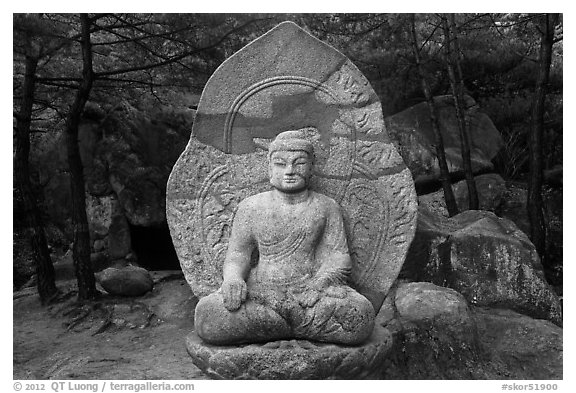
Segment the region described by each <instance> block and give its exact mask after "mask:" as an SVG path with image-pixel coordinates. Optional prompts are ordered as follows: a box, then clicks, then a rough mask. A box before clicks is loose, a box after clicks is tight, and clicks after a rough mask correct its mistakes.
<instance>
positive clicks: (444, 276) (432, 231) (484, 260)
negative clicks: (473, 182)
mask: <svg viewBox="0 0 576 393" xmlns="http://www.w3.org/2000/svg"><path fill="white" fill-rule="evenodd" d="M401 277H403V278H408V279H411V280H414V281H429V282H432V283H435V284H437V285H441V286H445V287H450V288H453V289H455V290H456V291H458V292H459V293H461V294H462V295H464V297H465V298H466V299H467V300H468V302H470V303H471V304H473V305H479V306H492V307H502V308H510V309H512V310H515V311H518V312H521V313H524V314H527V315H530V316H532V317H534V318H541V319H548V320H550V321H552V322H554V323H556V324H558V325H561V323H562V304H561V301H560V299H559V298H558V296H557V295H556V294H555V293H554V291H553V290H552V288H551V287H550V286H549V285H548V283H547V282H546V280H545V278H544V274H543V270H542V265H541V263H540V260H539V257H538V254H537V253H536V250H535V248H534V245H533V244H532V243H531V242H530V240H529V239H528V237H527V236H526V234H524V233H523V232H522V231H520V230H519V229H518V227H516V225H514V223H512V222H511V221H509V220H506V219H503V218H499V217H497V216H496V215H495V214H493V213H490V212H485V211H465V212H463V213H460V214H458V215H456V216H454V217H452V218H450V219H448V218H444V217H442V216H438V215H434V214H432V213H430V212H428V211H427V210H425V209H423V208H422V207H421V208H420V209H419V217H418V227H417V231H416V236H415V239H414V242H413V243H412V245H411V247H410V251H409V253H408V256H407V258H406V262H405V264H404V267H403V270H402V273H401Z"/></svg>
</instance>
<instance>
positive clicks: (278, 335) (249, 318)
mask: <svg viewBox="0 0 576 393" xmlns="http://www.w3.org/2000/svg"><path fill="white" fill-rule="evenodd" d="M194 327H195V329H196V333H197V334H198V336H199V337H200V338H201V339H202V340H204V341H206V342H207V343H210V344H215V345H232V344H241V343H247V342H263V341H272V340H278V339H282V338H287V337H289V336H290V328H289V327H288V325H287V324H286V321H284V319H282V317H280V316H279V315H278V314H277V313H276V312H275V311H273V310H272V309H270V308H268V307H266V306H263V305H261V304H258V303H256V302H253V301H250V300H247V301H246V302H245V303H244V304H242V306H241V307H240V308H239V309H238V310H236V311H228V309H226V307H224V303H223V299H222V295H221V294H220V293H218V292H215V293H213V294H211V295H208V296H206V297H203V298H202V299H200V301H199V302H198V305H197V306H196V311H195V315H194Z"/></svg>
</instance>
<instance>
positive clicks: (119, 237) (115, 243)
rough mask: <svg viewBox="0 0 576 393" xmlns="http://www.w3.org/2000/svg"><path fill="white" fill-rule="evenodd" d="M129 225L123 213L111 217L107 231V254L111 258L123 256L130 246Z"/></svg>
mask: <svg viewBox="0 0 576 393" xmlns="http://www.w3.org/2000/svg"><path fill="white" fill-rule="evenodd" d="M131 246H132V244H131V237H130V226H129V225H128V220H126V217H124V216H123V215H116V216H114V217H112V223H111V224H110V228H109V232H108V254H109V255H110V258H111V259H119V258H124V257H125V256H126V255H128V254H129V253H130V252H131V250H132V248H131Z"/></svg>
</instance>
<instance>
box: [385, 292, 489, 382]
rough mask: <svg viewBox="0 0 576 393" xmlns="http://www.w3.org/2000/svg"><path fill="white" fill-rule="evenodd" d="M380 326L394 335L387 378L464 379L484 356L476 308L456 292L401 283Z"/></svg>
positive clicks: (389, 300) (390, 298)
mask: <svg viewBox="0 0 576 393" xmlns="http://www.w3.org/2000/svg"><path fill="white" fill-rule="evenodd" d="M386 316H388V317H386ZM377 322H379V323H380V324H381V325H382V326H384V327H386V328H387V329H388V330H390V331H391V333H392V334H393V337H394V344H393V348H392V351H391V354H390V356H388V358H387V359H386V362H385V364H384V367H383V368H382V370H383V373H382V376H383V377H384V378H386V379H459V378H461V377H462V372H463V370H464V369H468V368H470V369H472V368H473V367H472V366H473V364H475V363H476V361H477V360H478V358H479V356H478V354H479V352H480V351H479V338H478V332H477V329H476V325H475V322H474V319H473V318H472V314H471V311H470V308H469V307H468V303H467V302H466V299H464V297H463V296H462V295H461V294H459V293H458V292H456V291H454V290H453V289H450V288H443V287H439V286H436V285H434V284H431V283H427V282H411V283H400V284H399V285H398V288H396V290H395V291H392V292H391V293H390V294H389V297H388V298H387V301H386V302H385V305H384V306H383V307H382V310H381V311H380V314H379V315H378V317H377ZM468 377H471V375H469V376H468Z"/></svg>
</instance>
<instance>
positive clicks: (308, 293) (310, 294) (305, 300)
mask: <svg viewBox="0 0 576 393" xmlns="http://www.w3.org/2000/svg"><path fill="white" fill-rule="evenodd" d="M296 299H297V300H298V303H300V305H301V306H302V307H313V306H314V305H315V304H316V303H317V302H318V300H320V293H319V292H318V291H317V290H315V289H306V290H305V291H304V292H302V293H299V294H298V296H296Z"/></svg>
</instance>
